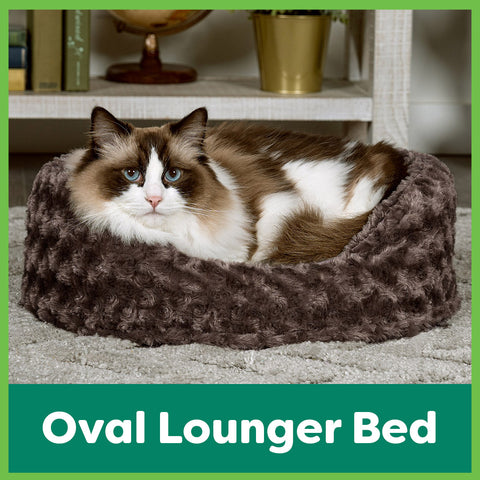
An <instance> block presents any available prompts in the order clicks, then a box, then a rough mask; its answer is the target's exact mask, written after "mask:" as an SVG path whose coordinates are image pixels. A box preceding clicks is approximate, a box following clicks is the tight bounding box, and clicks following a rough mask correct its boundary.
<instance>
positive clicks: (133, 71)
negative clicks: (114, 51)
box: [106, 10, 210, 84]
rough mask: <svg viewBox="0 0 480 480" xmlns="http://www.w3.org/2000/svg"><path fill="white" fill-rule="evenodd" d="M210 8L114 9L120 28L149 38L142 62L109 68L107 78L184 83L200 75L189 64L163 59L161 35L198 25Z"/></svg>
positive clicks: (146, 39)
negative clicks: (170, 62) (160, 44)
mask: <svg viewBox="0 0 480 480" xmlns="http://www.w3.org/2000/svg"><path fill="white" fill-rule="evenodd" d="M209 13H210V10H110V14H111V15H112V16H113V18H114V22H115V24H116V27H117V30H118V31H119V32H122V31H126V32H129V33H134V34H138V35H143V36H144V37H145V42H144V47H143V52H142V58H141V61H140V63H121V64H116V65H112V66H110V67H109V68H108V70H107V74H106V79H107V80H110V81H114V82H127V83H149V84H154V83H184V82H192V81H194V80H196V78H197V72H196V71H195V70H194V69H193V68H192V67H189V66H186V65H178V64H169V63H167V64H165V63H162V61H161V60H160V52H159V47H158V36H163V35H172V34H175V33H178V32H181V31H183V30H186V29H187V28H190V27H191V26H192V25H195V24H196V23H197V22H199V21H200V20H201V19H203V18H205V16H207V15H208V14H209Z"/></svg>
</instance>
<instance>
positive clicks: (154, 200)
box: [147, 195, 162, 208]
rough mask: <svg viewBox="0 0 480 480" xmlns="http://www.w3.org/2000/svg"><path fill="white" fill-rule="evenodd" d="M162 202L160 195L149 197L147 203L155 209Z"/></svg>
mask: <svg viewBox="0 0 480 480" xmlns="http://www.w3.org/2000/svg"><path fill="white" fill-rule="evenodd" d="M161 201H162V197H161V196H160V195H151V196H150V197H147V202H148V203H149V204H150V205H151V206H152V207H153V208H155V207H156V206H157V205H158V204H159V203H160V202H161Z"/></svg>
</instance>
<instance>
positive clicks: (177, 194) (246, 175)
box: [67, 107, 405, 263]
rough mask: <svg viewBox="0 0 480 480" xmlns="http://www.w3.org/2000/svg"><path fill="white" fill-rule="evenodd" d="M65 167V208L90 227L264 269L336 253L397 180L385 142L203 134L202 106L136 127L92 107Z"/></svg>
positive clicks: (399, 172) (234, 125)
mask: <svg viewBox="0 0 480 480" xmlns="http://www.w3.org/2000/svg"><path fill="white" fill-rule="evenodd" d="M67 162H68V164H69V166H70V168H71V173H70V178H69V184H68V185H69V189H70V193H71V195H70V197H71V205H72V208H73V210H74V212H75V213H76V215H77V216H78V217H79V218H80V219H81V220H82V221H84V222H86V223H87V224H88V225H89V226H90V227H91V228H92V229H93V230H96V231H104V230H108V231H110V232H111V233H112V234H113V235H116V236H119V237H121V238H122V239H123V240H124V241H125V242H127V243H130V242H132V241H141V242H146V243H149V244H161V245H165V244H167V243H169V244H172V245H173V246H175V247H176V248H177V249H179V250H180V251H182V252H184V253H186V254H187V255H191V256H196V257H200V258H205V259H221V260H224V261H251V262H272V263H299V262H310V261H320V260H324V259H326V258H329V257H333V256H335V255H337V254H338V253H340V252H341V250H342V249H343V247H344V246H345V245H346V244H347V243H348V241H349V240H350V238H351V237H352V236H353V235H354V234H355V233H357V232H358V231H359V230H360V229H361V228H362V226H363V225H364V223H365V221H366V219H367V217H368V215H369V213H370V211H371V210H372V209H373V208H374V207H375V205H376V204H377V203H378V202H380V201H381V200H382V199H383V198H384V197H386V196H387V195H389V194H390V193H391V192H392V190H393V189H395V187H396V186H397V184H398V182H399V181H400V180H401V178H402V177H403V176H404V175H405V166H404V163H403V160H402V154H401V153H400V152H399V151H398V150H396V149H394V148H393V147H391V146H390V145H387V144H385V143H378V144H376V145H373V146H368V145H364V144H361V143H359V142H356V141H348V140H345V139H337V138H334V137H321V136H317V135H309V134H305V133H295V132H288V131H284V130H279V129H274V128H269V127H263V126H258V125H251V124H245V123H241V122H226V123H224V124H221V125H219V126H217V127H213V128H207V111H206V109H205V108H199V109H197V110H195V111H193V112H192V113H191V114H189V115H188V116H186V117H185V118H183V119H182V120H180V121H178V122H172V123H168V124H166V125H163V126H161V127H150V128H135V127H134V126H133V125H131V124H129V123H126V122H123V121H120V120H118V119H116V118H115V117H114V116H113V115H112V114H111V113H109V112H108V111H107V110H105V109H104V108H101V107H96V108H94V110H93V111H92V117H91V131H90V137H89V143H88V145H87V147H86V148H84V149H79V150H76V151H73V152H71V154H70V155H69V156H68V157H67Z"/></svg>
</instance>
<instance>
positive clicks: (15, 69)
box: [8, 25, 28, 91]
mask: <svg viewBox="0 0 480 480" xmlns="http://www.w3.org/2000/svg"><path fill="white" fill-rule="evenodd" d="M27 62H28V51H27V32H26V30H25V28H23V27H22V26H20V25H9V28H8V90H10V91H19V90H25V89H26V84H27V66H28V64H27Z"/></svg>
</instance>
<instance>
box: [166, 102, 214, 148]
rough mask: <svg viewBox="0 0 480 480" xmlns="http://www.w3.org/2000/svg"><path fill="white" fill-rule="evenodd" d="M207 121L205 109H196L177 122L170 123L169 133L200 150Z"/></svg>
mask: <svg viewBox="0 0 480 480" xmlns="http://www.w3.org/2000/svg"><path fill="white" fill-rule="evenodd" d="M207 120H208V113H207V109H206V108H204V107H202V108H197V109H196V110H194V111H193V112H192V113H190V114H189V115H187V116H186V117H185V118H183V119H182V120H180V121H179V122H176V123H171V124H170V131H171V132H172V134H173V135H175V136H179V137H181V138H182V140H184V141H185V142H187V143H188V144H190V145H191V146H193V147H195V148H197V149H199V150H201V149H202V147H203V141H204V140H205V132H206V129H207Z"/></svg>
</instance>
